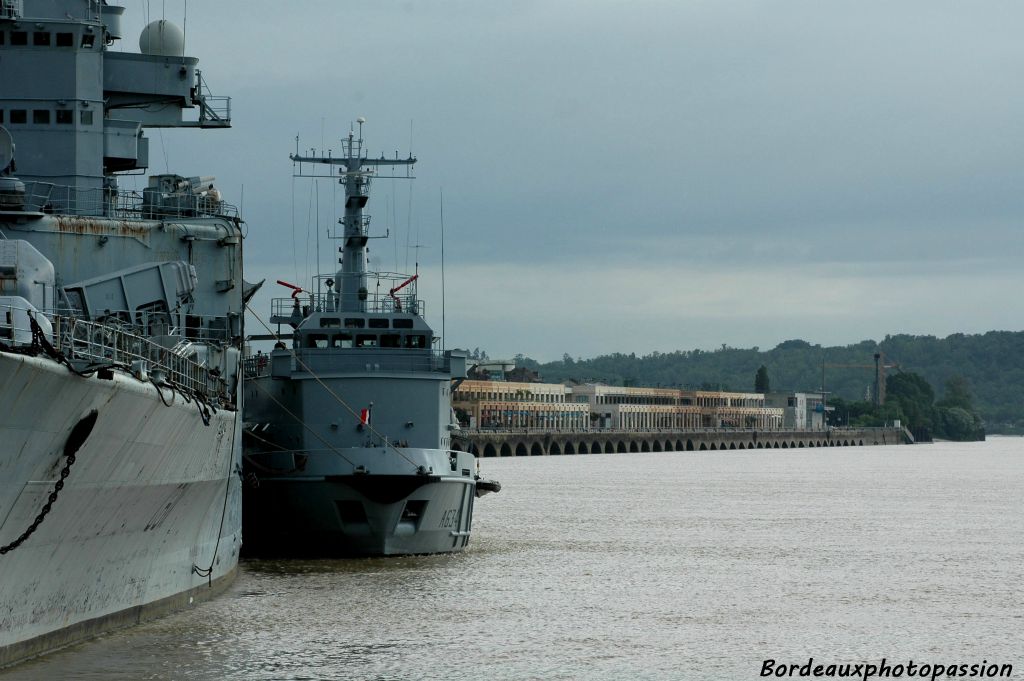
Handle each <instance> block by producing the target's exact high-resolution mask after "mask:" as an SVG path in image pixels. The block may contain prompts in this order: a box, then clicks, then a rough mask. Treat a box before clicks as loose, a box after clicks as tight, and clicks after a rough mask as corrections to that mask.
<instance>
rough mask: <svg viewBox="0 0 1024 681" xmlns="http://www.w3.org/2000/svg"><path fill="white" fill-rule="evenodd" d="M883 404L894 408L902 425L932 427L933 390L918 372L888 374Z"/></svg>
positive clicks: (931, 428) (929, 428)
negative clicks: (902, 422)
mask: <svg viewBox="0 0 1024 681" xmlns="http://www.w3.org/2000/svg"><path fill="white" fill-rule="evenodd" d="M885 392H886V397H885V406H886V407H892V408H895V409H896V410H897V411H898V413H899V414H900V416H899V418H900V419H901V420H902V421H904V425H906V426H908V427H910V428H927V429H928V430H933V429H934V423H933V419H932V412H933V411H934V404H933V403H934V402H935V391H934V390H932V387H931V386H930V385H928V381H926V380H924V378H923V377H922V376H921V375H920V374H915V373H911V372H907V373H902V374H896V375H895V376H889V377H888V378H887V379H886V381H885Z"/></svg>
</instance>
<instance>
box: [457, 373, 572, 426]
mask: <svg viewBox="0 0 1024 681" xmlns="http://www.w3.org/2000/svg"><path fill="white" fill-rule="evenodd" d="M452 408H453V409H454V410H455V413H456V415H458V416H459V420H460V421H461V422H462V423H463V425H466V426H468V427H470V428H541V429H548V430H567V429H568V430H586V429H587V428H588V427H589V425H590V410H589V409H588V407H587V405H586V404H581V403H578V402H574V401H573V396H572V390H571V389H570V388H569V387H568V386H565V385H562V384H561V383H519V382H513V381H476V380H467V381H463V382H462V384H461V385H460V386H459V387H458V389H457V390H455V391H454V392H453V393H452Z"/></svg>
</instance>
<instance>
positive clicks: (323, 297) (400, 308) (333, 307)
mask: <svg viewBox="0 0 1024 681" xmlns="http://www.w3.org/2000/svg"><path fill="white" fill-rule="evenodd" d="M389 290H390V289H389ZM395 296H396V297H397V299H398V300H397V301H396V300H395V298H392V297H391V296H390V295H388V293H387V291H385V292H384V293H377V292H373V293H367V296H366V300H365V301H363V304H364V310H365V312H370V313H375V314H391V313H398V312H410V313H412V314H415V315H418V316H420V317H423V316H424V315H425V314H426V303H424V302H423V301H422V300H420V299H419V298H417V297H416V294H415V293H410V294H406V295H403V293H402V292H399V293H396V294H395ZM341 298H342V297H341V294H338V293H312V294H309V293H307V294H300V295H298V296H296V297H295V298H274V299H272V300H271V301H270V314H271V315H272V316H274V317H278V318H280V317H287V318H289V319H292V320H294V322H295V323H296V324H298V323H299V322H301V321H302V320H303V319H305V318H306V317H308V316H309V315H310V314H312V313H314V312H331V313H334V312H336V313H338V314H339V315H342V324H341V325H342V326H343V327H344V326H345V323H344V321H345V320H344V314H345V313H344V312H342V311H341V308H342V299H341ZM296 303H298V304H297V305H296Z"/></svg>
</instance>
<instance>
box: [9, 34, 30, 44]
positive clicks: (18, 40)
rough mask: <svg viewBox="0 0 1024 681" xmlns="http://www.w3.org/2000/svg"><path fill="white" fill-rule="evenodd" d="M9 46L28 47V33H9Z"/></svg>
mask: <svg viewBox="0 0 1024 681" xmlns="http://www.w3.org/2000/svg"><path fill="white" fill-rule="evenodd" d="M11 45H16V46H24V45H28V33H26V32H25V31H11Z"/></svg>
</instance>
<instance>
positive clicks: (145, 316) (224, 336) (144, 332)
mask: <svg viewBox="0 0 1024 681" xmlns="http://www.w3.org/2000/svg"><path fill="white" fill-rule="evenodd" d="M123 314H127V313H123ZM178 318H179V316H178V315H177V314H175V315H171V314H169V313H167V312H148V311H136V312H135V321H134V323H133V324H130V325H126V324H122V325H123V326H130V327H131V328H129V329H128V330H129V331H130V332H131V333H135V334H137V335H139V336H144V337H147V336H183V338H184V339H186V340H189V341H191V342H194V343H212V344H217V345H225V344H227V343H230V342H231V329H230V325H229V323H228V318H227V317H224V316H221V315H185V317H184V318H185V319H186V322H187V324H188V325H189V326H188V327H187V328H186V329H185V332H184V334H183V333H182V329H181V327H180V326H178V325H177V324H176V322H177V320H178ZM97 321H100V322H103V321H104V320H97Z"/></svg>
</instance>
